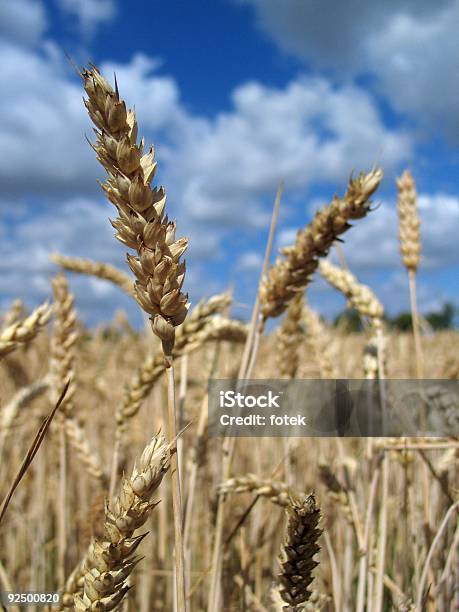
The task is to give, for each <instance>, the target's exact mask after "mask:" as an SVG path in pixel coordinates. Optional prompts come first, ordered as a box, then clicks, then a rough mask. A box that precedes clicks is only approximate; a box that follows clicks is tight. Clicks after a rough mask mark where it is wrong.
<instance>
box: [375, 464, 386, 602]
mask: <svg viewBox="0 0 459 612" xmlns="http://www.w3.org/2000/svg"><path fill="white" fill-rule="evenodd" d="M381 485H382V487H381V507H380V511H379V537H378V559H377V563H376V584H375V590H374V593H373V597H374V598H373V606H372V612H381V610H382V609H383V600H384V565H385V560H386V539H387V495H388V488H389V459H388V456H387V453H384V457H383V460H382V475H381Z"/></svg>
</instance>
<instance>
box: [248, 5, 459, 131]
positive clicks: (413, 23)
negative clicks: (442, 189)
mask: <svg viewBox="0 0 459 612" xmlns="http://www.w3.org/2000/svg"><path fill="white" fill-rule="evenodd" d="M239 1H240V2H244V3H248V4H251V5H253V6H254V7H255V9H256V15H257V19H258V23H259V25H260V26H261V27H262V28H263V30H265V31H266V32H267V33H268V34H269V35H270V36H271V37H272V38H273V39H274V40H275V41H276V42H277V43H278V44H279V45H280V46H281V47H282V48H283V49H284V50H286V51H287V52H289V53H292V54H294V55H297V56H299V57H300V58H302V59H303V60H305V61H306V63H307V64H309V65H313V66H314V68H317V69H325V70H330V69H331V70H333V71H334V73H335V76H336V77H338V78H339V79H342V78H343V77H344V78H346V77H353V76H356V75H363V74H368V73H369V74H371V75H374V76H376V77H377V79H378V84H379V87H380V88H381V90H382V91H383V93H384V94H385V95H386V96H387V97H388V99H389V100H390V102H391V103H392V105H393V106H394V107H395V108H396V109H398V110H400V111H404V112H407V113H416V114H417V115H418V117H420V118H421V119H423V120H426V121H428V122H430V123H431V125H432V126H433V127H437V124H438V121H440V122H441V123H443V126H444V127H446V128H447V130H448V131H449V135H450V136H451V137H455V138H456V139H457V138H458V137H459V130H458V119H457V116H458V115H457V110H456V106H457V99H458V98H459V79H458V78H457V77H458V70H457V57H458V53H459V43H458V37H457V32H456V30H457V26H456V24H457V22H458V20H459V2H458V0H439V1H437V2H431V1H430V0H387V1H386V2H367V1H366V0H349V1H348V2H336V1H335V0H323V1H322V2H321V3H320V6H319V5H318V4H317V3H316V2H314V1H313V0H284V1H283V2H278V1H277V0H239ZM451 132H452V133H451Z"/></svg>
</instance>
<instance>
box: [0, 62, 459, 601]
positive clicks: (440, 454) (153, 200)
mask: <svg viewBox="0 0 459 612" xmlns="http://www.w3.org/2000/svg"><path fill="white" fill-rule="evenodd" d="M81 77H82V81H83V85H84V89H85V96H86V97H85V104H86V107H87V109H88V112H89V115H90V118H91V120H92V122H93V123H94V126H95V131H96V138H95V142H94V143H93V148H94V151H95V156H96V157H97V160H98V161H99V162H100V163H101V164H102V166H103V167H104V168H105V170H106V180H105V183H104V184H103V185H102V187H103V190H104V192H105V194H106V195H107V198H108V200H109V202H110V203H111V204H112V205H113V206H112V209H111V213H112V217H114V219H113V220H112V225H113V227H114V230H115V235H116V238H117V239H118V240H120V241H121V242H122V243H123V244H124V245H125V246H126V249H127V251H128V253H129V254H128V257H127V263H128V265H125V262H124V261H120V262H119V266H118V267H117V268H114V267H113V266H111V265H109V264H107V263H105V262H92V261H89V260H87V259H85V252H84V243H83V242H82V251H81V258H80V259H74V258H69V257H66V254H65V253H59V254H55V255H54V256H53V261H54V263H55V265H56V274H55V276H54V278H53V279H52V282H51V284H50V296H52V297H50V302H49V303H45V304H42V305H41V306H40V307H38V308H36V309H35V310H33V311H32V312H27V311H26V309H25V307H24V306H23V304H22V302H21V301H20V297H21V296H18V300H17V301H16V302H15V303H14V304H12V306H11V308H10V309H9V310H8V311H7V312H4V313H2V318H1V324H0V457H1V461H0V503H1V504H2V505H1V506H0V508H1V509H0V590H4V591H41V592H59V593H60V595H61V604H57V605H49V606H48V608H47V609H50V610H51V609H52V610H77V611H90V610H129V611H139V612H147V611H150V610H151V611H169V610H170V611H172V610H177V611H179V612H184V611H207V612H219V611H224V610H227V611H230V610H234V611H239V610H241V611H245V610H254V611H259V612H260V611H269V610H277V611H281V610H290V611H299V610H324V611H332V610H337V611H351V610H357V611H359V612H363V611H365V610H366V611H371V612H382V611H383V610H384V611H385V610H399V611H402V610H406V611H408V610H417V611H421V610H429V611H433V610H438V611H444V612H446V611H449V610H458V609H459V569H458V568H459V527H458V520H457V518H458V512H459V498H458V485H457V483H458V480H457V476H458V466H459V441H458V439H457V438H453V437H404V438H371V439H370V438H368V439H366V438H274V437H273V438H268V437H267V438H253V439H249V440H247V439H245V438H240V439H237V438H232V437H227V438H224V439H219V438H211V437H209V436H208V433H207V426H208V406H207V383H208V380H209V378H215V379H220V378H223V379H245V378H253V379H269V378H271V379H277V378H281V379H289V380H295V379H346V378H349V379H360V378H365V379H368V380H369V381H373V384H375V385H378V384H379V385H383V382H384V380H385V379H391V378H400V379H404V378H406V379H415V378H419V379H449V380H456V379H457V378H458V375H459V361H458V356H457V350H456V347H457V345H458V339H459V338H458V332H457V331H454V330H449V331H444V332H441V331H437V332H435V333H428V334H426V333H424V331H423V326H422V324H421V323H422V321H421V317H420V315H419V314H418V312H417V304H416V274H417V271H418V268H419V266H422V260H421V245H422V241H421V230H422V228H420V224H419V218H418V216H417V208H416V186H415V180H414V178H413V176H412V175H411V174H410V173H409V171H406V172H405V173H404V174H403V175H402V176H401V177H400V178H399V179H398V181H397V187H398V211H399V220H400V227H399V233H400V251H401V258H402V261H403V263H404V265H405V267H406V270H407V292H410V296H411V312H412V323H413V329H412V330H411V331H410V332H406V333H401V332H397V331H394V330H393V329H391V328H389V327H388V326H387V324H386V322H385V318H384V305H383V304H382V303H381V302H380V301H379V299H378V296H377V292H373V291H372V290H371V289H370V288H369V287H366V286H365V285H362V284H361V283H360V282H359V280H358V279H357V278H356V277H355V275H354V274H353V273H352V270H349V269H347V267H346V264H345V262H344V261H343V262H342V265H341V266H340V267H337V266H336V265H334V264H332V263H331V262H330V261H328V259H327V255H328V254H329V252H330V250H331V249H334V248H335V246H336V244H337V242H339V240H340V237H341V236H342V235H343V234H345V233H346V232H348V231H349V232H358V231H359V227H358V225H359V220H360V219H362V218H363V217H365V216H367V215H377V214H378V211H377V209H376V207H374V206H373V205H372V196H373V194H374V193H375V192H376V191H377V188H378V185H379V183H380V181H381V178H382V170H381V169H379V168H374V169H372V170H370V171H368V172H366V173H365V172H362V173H361V174H358V175H354V176H353V177H351V179H350V181H349V184H348V185H347V186H345V185H344V186H343V189H342V195H335V196H333V197H331V198H330V202H329V203H328V204H327V205H324V207H323V208H322V209H320V210H319V211H318V212H317V213H316V215H315V217H314V219H313V220H312V222H311V223H310V224H309V225H306V226H305V227H303V228H299V231H298V234H297V237H296V241H295V243H294V244H292V245H291V246H289V247H286V248H284V249H282V251H281V252H280V253H278V254H274V253H273V256H272V257H270V246H271V243H272V239H270V240H268V245H267V252H266V257H265V260H266V268H265V269H264V273H263V274H262V276H261V279H260V287H259V291H258V295H257V301H256V303H255V305H254V309H253V316H252V320H251V321H250V322H249V323H243V322H241V321H239V320H236V319H235V318H233V317H232V315H231V304H232V294H231V291H228V292H227V293H222V294H219V295H215V296H212V297H210V298H209V297H203V299H202V301H200V302H199V303H198V304H196V305H192V306H191V307H189V304H188V296H187V294H186V282H187V279H186V267H185V264H184V259H183V257H184V254H185V251H186V247H187V242H188V241H187V238H177V237H176V223H175V222H170V221H169V220H168V218H167V214H166V213H167V203H166V195H165V190H164V188H162V187H161V188H159V187H154V186H152V185H153V183H155V182H156V180H155V172H156V161H155V156H154V150H153V148H151V149H147V148H145V146H144V143H143V141H141V140H140V137H139V135H138V126H137V121H136V117H135V113H134V112H133V111H131V110H127V108H126V105H125V103H124V101H123V99H122V83H119V87H120V91H119V90H118V84H117V83H115V85H113V86H112V85H110V84H109V83H108V82H107V81H106V80H105V79H104V77H103V76H102V75H101V74H100V73H99V72H98V70H97V69H96V68H95V67H89V68H88V69H86V70H83V71H82V73H81ZM94 163H96V161H94ZM331 195H332V194H331ZM280 198H281V190H279V193H278V197H277V201H276V205H277V206H278V205H279V201H280ZM275 213H276V206H275V209H274V214H273V223H272V228H271V229H272V233H273V232H274V229H275V217H276V214H275ZM115 215H117V216H116V217H115ZM177 228H178V231H179V230H180V219H177ZM272 233H271V234H272ZM271 238H272V235H271ZM343 239H345V237H343ZM269 261H272V262H273V263H272V264H271V265H269ZM73 274H86V275H92V276H96V277H98V278H102V279H105V280H106V281H107V282H111V283H114V284H115V285H116V286H117V287H118V288H119V290H120V291H124V292H125V293H127V294H128V295H129V296H130V297H131V298H132V299H133V300H136V301H137V303H138V306H139V308H140V309H141V310H142V311H143V312H144V314H145V326H144V329H143V330H140V331H139V330H138V329H134V328H133V327H132V325H131V323H130V321H129V320H128V317H127V315H126V314H125V313H124V312H119V313H118V314H117V316H116V318H115V319H114V320H113V321H112V322H110V323H108V324H106V325H104V326H101V327H100V328H98V329H88V328H86V327H85V326H84V324H83V323H82V322H81V320H80V318H79V313H78V311H77V309H76V307H75V298H74V295H73V294H72V292H71V289H70V287H69V283H68V279H69V278H70V277H71V276H72V275H73ZM319 274H320V275H322V276H323V278H324V279H325V280H326V281H327V282H328V283H329V284H330V285H331V287H332V288H333V289H334V290H337V291H340V292H341V293H342V294H343V295H344V296H345V297H346V299H347V301H348V305H349V307H352V308H354V309H355V310H356V311H357V312H358V313H359V316H360V317H361V320H362V322H363V331H362V332H352V333H350V332H349V331H347V330H346V329H344V327H340V326H339V325H338V326H332V325H330V324H328V323H327V322H326V321H325V320H324V319H323V318H322V317H321V316H320V313H317V312H315V311H314V310H313V309H312V308H311V307H310V305H309V303H308V300H307V297H308V287H309V285H310V282H311V281H312V280H313V278H314V277H315V276H317V275H319ZM375 293H376V294H375ZM427 357H428V358H427ZM427 401H428V407H430V406H431V405H432V406H434V405H435V407H436V408H438V407H440V408H439V409H441V410H444V411H446V412H447V414H448V415H449V416H448V418H451V422H453V421H454V419H456V422H457V419H458V418H459V417H458V405H457V397H455V398H454V397H453V398H451V397H445V396H444V395H442V394H441V393H440V392H438V389H437V390H436V388H435V385H433V386H432V392H431V394H430V395H428V398H427ZM454 402H455V403H454ZM56 406H57V410H53V409H55V408H56ZM51 417H52V418H51ZM43 423H44V424H45V427H46V431H45V432H42V433H44V434H45V435H39V434H38V432H39V431H40V427H41V426H42V424H43ZM37 435H38V438H37ZM35 454H36V456H35ZM32 455H33V457H32ZM8 609H10V608H8ZM11 609H17V608H16V607H15V606H14V605H13V606H11ZM28 609H29V610H35V609H46V606H44V605H38V604H30V605H29V606H28Z"/></svg>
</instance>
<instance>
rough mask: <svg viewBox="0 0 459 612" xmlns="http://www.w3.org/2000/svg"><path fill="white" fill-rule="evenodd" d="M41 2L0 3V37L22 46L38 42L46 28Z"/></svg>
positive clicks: (21, 0) (29, 0) (18, 0)
mask: <svg viewBox="0 0 459 612" xmlns="http://www.w3.org/2000/svg"><path fill="white" fill-rule="evenodd" d="M47 25H48V23H47V19H46V12H45V7H44V6H43V3H42V2H41V0H4V1H3V2H0V37H1V38H3V39H7V40H14V41H16V42H19V43H21V44H24V45H33V44H35V43H36V42H38V41H39V40H40V38H41V36H42V35H43V34H44V32H45V30H46V28H47Z"/></svg>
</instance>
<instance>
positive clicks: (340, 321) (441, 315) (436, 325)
mask: <svg viewBox="0 0 459 612" xmlns="http://www.w3.org/2000/svg"><path fill="white" fill-rule="evenodd" d="M458 312H459V311H458V309H457V308H456V307H455V306H454V305H453V304H450V303H449V302H446V303H445V304H444V305H443V307H442V308H441V310H437V311H432V312H429V313H427V314H425V315H422V319H423V320H424V321H426V322H427V323H428V325H429V326H430V327H431V328H432V329H433V330H434V331H438V330H442V329H454V327H455V323H456V321H455V319H456V317H457V315H458ZM385 322H386V324H387V325H388V326H389V327H390V328H392V329H394V330H397V331H410V330H411V329H412V319H411V312H401V313H399V314H397V315H395V316H394V317H388V316H386V317H385ZM421 323H422V321H421ZM333 324H334V325H335V326H339V327H341V328H343V329H345V330H346V331H348V332H354V331H362V330H363V325H362V319H361V318H360V315H359V313H358V312H357V311H356V310H354V309H348V310H344V311H343V312H341V313H340V314H339V315H338V316H337V317H335V320H334V321H333Z"/></svg>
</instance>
